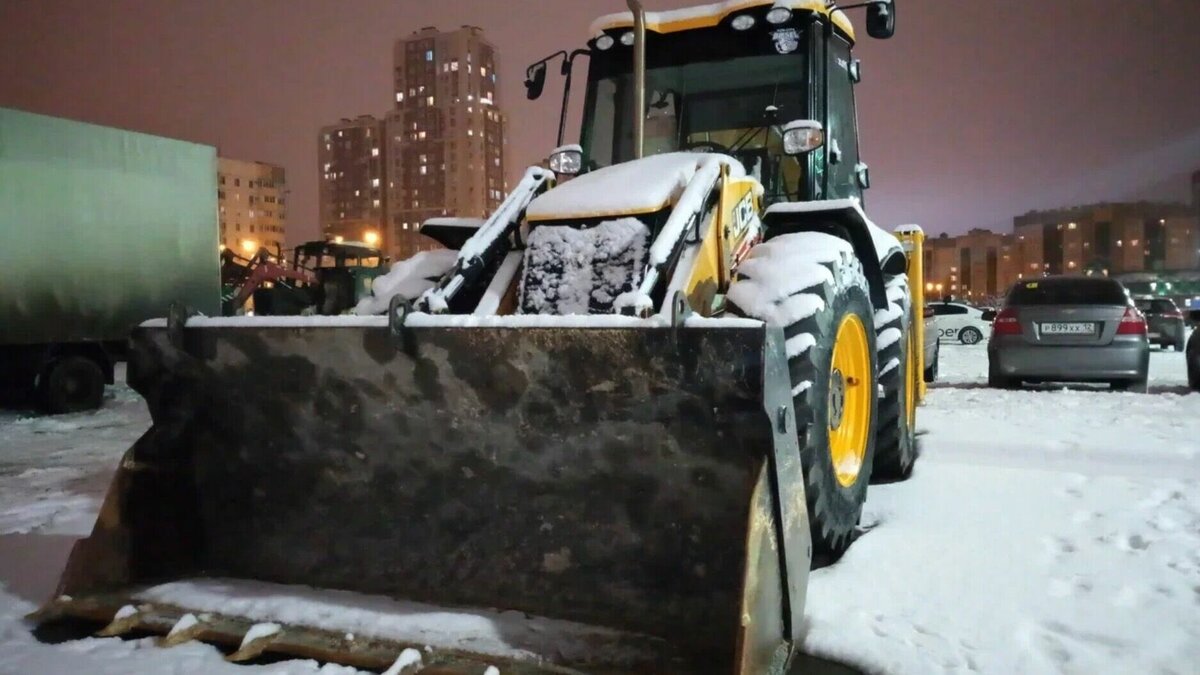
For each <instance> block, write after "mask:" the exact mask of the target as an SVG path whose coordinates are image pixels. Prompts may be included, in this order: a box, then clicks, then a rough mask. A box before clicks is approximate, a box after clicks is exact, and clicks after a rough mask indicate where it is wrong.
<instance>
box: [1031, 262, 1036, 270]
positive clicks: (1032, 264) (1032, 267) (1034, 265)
mask: <svg viewBox="0 0 1200 675" xmlns="http://www.w3.org/2000/svg"><path fill="white" fill-rule="evenodd" d="M1037 268H1038V265H1037V263H1029V269H1031V270H1036V269H1037Z"/></svg>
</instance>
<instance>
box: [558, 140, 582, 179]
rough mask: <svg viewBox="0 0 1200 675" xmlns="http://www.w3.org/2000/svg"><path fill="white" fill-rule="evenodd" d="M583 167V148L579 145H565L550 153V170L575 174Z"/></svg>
mask: <svg viewBox="0 0 1200 675" xmlns="http://www.w3.org/2000/svg"><path fill="white" fill-rule="evenodd" d="M582 169H583V150H582V149H581V148H580V147H579V146H578V145H564V146H563V147H561V148H558V149H557V150H555V151H554V152H552V153H550V170H551V171H553V172H554V173H557V174H561V175H566V176H574V175H576V174H578V173H579V172H580V170H582Z"/></svg>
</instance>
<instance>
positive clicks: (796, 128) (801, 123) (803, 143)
mask: <svg viewBox="0 0 1200 675" xmlns="http://www.w3.org/2000/svg"><path fill="white" fill-rule="evenodd" d="M824 143H825V129H824V128H823V127H822V126H821V123H820V122H817V121H816V120H796V121H794V122H788V124H787V125H786V126H785V127H784V128H783V152H784V153H785V154H788V155H803V154H805V153H808V152H812V151H813V150H816V149H817V148H819V147H821V146H822V145H823V144H824Z"/></svg>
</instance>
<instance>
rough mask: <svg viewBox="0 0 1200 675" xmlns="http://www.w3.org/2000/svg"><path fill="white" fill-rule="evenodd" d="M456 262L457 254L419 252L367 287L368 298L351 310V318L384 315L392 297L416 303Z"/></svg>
mask: <svg viewBox="0 0 1200 675" xmlns="http://www.w3.org/2000/svg"><path fill="white" fill-rule="evenodd" d="M457 259H458V251H451V250H448V249H438V250H434V251H421V252H420V253H417V254H416V255H414V256H413V257H411V258H409V259H407V260H401V261H399V262H396V263H393V264H392V269H391V270H390V271H388V273H387V274H385V275H383V276H380V277H377V278H376V279H375V281H374V282H373V283H372V284H371V296H370V297H367V298H363V299H362V300H360V301H359V303H358V305H357V306H356V307H355V308H354V313H355V314H360V315H371V314H384V313H386V312H387V309H388V304H389V303H390V302H391V301H392V298H393V297H395V296H400V297H401V298H404V299H405V300H408V301H410V302H411V301H413V300H416V299H417V298H419V297H421V294H422V293H424V292H425V291H427V290H429V289H431V288H433V287H434V286H435V285H437V282H438V281H440V280H441V278H442V277H443V276H444V275H445V274H446V273H447V272H449V271H450V270H451V269H452V268H453V267H454V263H455V261H456V260H457Z"/></svg>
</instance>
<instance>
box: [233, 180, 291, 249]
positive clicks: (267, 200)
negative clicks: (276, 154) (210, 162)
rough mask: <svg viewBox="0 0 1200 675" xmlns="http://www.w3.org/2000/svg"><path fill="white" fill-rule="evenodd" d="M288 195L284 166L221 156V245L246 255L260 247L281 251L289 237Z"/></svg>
mask: <svg viewBox="0 0 1200 675" xmlns="http://www.w3.org/2000/svg"><path fill="white" fill-rule="evenodd" d="M286 195H287V180H286V177H285V173H284V170H283V167H279V166H275V165H274V164H267V163H265V162H248V161H242V160H237V159H227V158H225V157H220V158H218V160H217V204H218V209H219V212H220V228H221V230H220V242H221V247H222V248H228V249H231V250H233V251H236V252H238V253H239V254H241V255H246V256H249V255H253V254H254V253H257V252H258V249H260V248H267V249H269V250H270V251H272V252H275V253H278V252H279V250H280V249H282V248H283V247H284V245H285V242H286V237H287V205H286V203H285V199H286Z"/></svg>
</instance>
